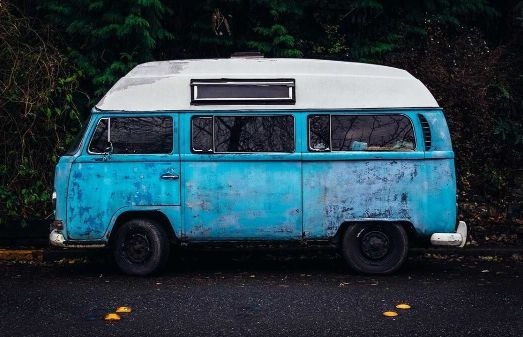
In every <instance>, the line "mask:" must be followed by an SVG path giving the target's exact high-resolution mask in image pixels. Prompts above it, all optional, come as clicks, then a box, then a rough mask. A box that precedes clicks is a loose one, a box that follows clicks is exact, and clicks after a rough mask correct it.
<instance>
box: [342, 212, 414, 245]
mask: <svg viewBox="0 0 523 337" xmlns="http://www.w3.org/2000/svg"><path fill="white" fill-rule="evenodd" d="M362 223H367V224H369V225H371V224H375V223H390V224H393V223H396V224H399V225H401V226H402V227H403V229H405V232H406V233H407V237H408V240H409V246H410V247H412V246H413V244H415V243H416V242H417V241H418V239H419V238H418V235H417V232H416V228H415V227H414V224H413V223H412V222H411V221H409V220H388V219H387V220H385V219H368V220H349V221H344V222H343V223H342V224H341V225H340V226H339V227H338V230H337V232H336V234H335V235H334V237H333V241H334V243H335V244H336V246H338V247H339V246H341V242H342V238H343V234H344V233H345V231H346V230H347V228H349V227H350V226H352V225H355V224H362Z"/></svg>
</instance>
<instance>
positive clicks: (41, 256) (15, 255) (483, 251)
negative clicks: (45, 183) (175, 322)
mask: <svg viewBox="0 0 523 337" xmlns="http://www.w3.org/2000/svg"><path fill="white" fill-rule="evenodd" d="M203 251H205V249H203ZM104 252H106V250H104V249H60V248H34V249H30V248H22V249H17V248H0V262H55V261H59V260H63V259H65V260H67V259H77V258H84V257H93V256H101V255H102V254H103V253H104ZM420 255H440V256H450V255H452V256H477V257H479V256H498V257H512V256H514V255H520V256H523V247H522V248H513V247H510V248H508V247H507V248H469V249H467V248H465V249H456V248H453V249H452V248H451V249H444V248H413V249H410V250H409V256H420Z"/></svg>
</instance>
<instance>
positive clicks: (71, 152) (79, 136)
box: [63, 118, 89, 156]
mask: <svg viewBox="0 0 523 337" xmlns="http://www.w3.org/2000/svg"><path fill="white" fill-rule="evenodd" d="M88 125H89V118H87V119H86V120H85V122H83V124H82V128H81V129H80V132H78V134H77V135H76V136H75V137H74V141H73V142H72V143H71V146H70V147H69V149H68V150H67V151H66V152H65V153H64V154H63V155H64V156H72V155H74V154H75V153H76V152H77V151H78V149H79V148H80V145H81V144H82V139H83V138H84V133H85V130H87V126H88Z"/></svg>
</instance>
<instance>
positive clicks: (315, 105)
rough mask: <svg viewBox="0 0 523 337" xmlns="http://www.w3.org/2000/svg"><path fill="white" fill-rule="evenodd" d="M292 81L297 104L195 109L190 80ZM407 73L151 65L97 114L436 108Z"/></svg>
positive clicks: (299, 63)
mask: <svg viewBox="0 0 523 337" xmlns="http://www.w3.org/2000/svg"><path fill="white" fill-rule="evenodd" d="M282 78H286V79H294V80H295V95H296V96H295V104H292V105H289V104H277V103H276V104H263V105H253V104H234V105H231V104H223V103H222V104H215V103H214V104H206V105H192V104H191V86H190V83H191V80H198V79H200V80H201V79H205V80H209V79H238V80H245V79H257V80H260V79H262V80H264V79H267V80H270V79H282ZM435 107H438V103H437V102H436V100H435V99H434V97H433V96H432V94H431V93H430V92H429V90H428V89H427V88H426V87H425V86H424V85H423V83H421V82H420V81H419V80H418V79H416V78H415V77H414V76H412V75H411V74H410V73H408V72H407V71H405V70H402V69H397V68H392V67H386V66H380V65H372V64H364V63H353V62H341V61H327V60H311V59H270V58H230V59H202V60H174V61H159V62H149V63H144V64H140V65H138V66H136V67H135V68H134V69H132V70H131V71H130V72H129V73H128V74H127V75H125V76H124V77H122V78H121V79H120V80H119V81H118V82H116V84H115V85H114V86H113V87H112V88H111V89H110V90H109V91H108V92H107V94H106V95H105V96H104V97H103V98H102V99H101V100H100V102H98V104H97V105H96V108H97V109H99V110H116V111H161V110H231V109H234V110H243V109H366V108H435Z"/></svg>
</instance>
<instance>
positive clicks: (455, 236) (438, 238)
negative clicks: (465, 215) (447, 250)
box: [430, 221, 467, 248]
mask: <svg viewBox="0 0 523 337" xmlns="http://www.w3.org/2000/svg"><path fill="white" fill-rule="evenodd" d="M465 242H467V224H466V223H465V221H460V222H459V223H458V228H457V229H456V233H434V234H432V235H431V237H430V243H432V244H433V245H435V246H454V247H460V248H462V247H464V246H465Z"/></svg>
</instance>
